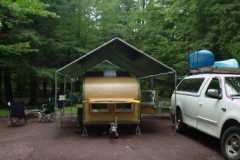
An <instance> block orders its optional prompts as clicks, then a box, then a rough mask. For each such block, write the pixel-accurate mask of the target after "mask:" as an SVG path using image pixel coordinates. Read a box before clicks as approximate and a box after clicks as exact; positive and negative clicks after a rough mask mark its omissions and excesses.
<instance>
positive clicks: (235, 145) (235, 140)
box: [225, 133, 240, 159]
mask: <svg viewBox="0 0 240 160" xmlns="http://www.w3.org/2000/svg"><path fill="white" fill-rule="evenodd" d="M225 150H226V153H227V155H228V157H229V158H232V159H238V158H240V135H238V134H236V133H233V134H231V135H229V136H228V137H227V139H226V141H225Z"/></svg>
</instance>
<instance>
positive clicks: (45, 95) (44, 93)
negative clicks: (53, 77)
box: [42, 79, 48, 97]
mask: <svg viewBox="0 0 240 160" xmlns="http://www.w3.org/2000/svg"><path fill="white" fill-rule="evenodd" d="M42 85H43V97H47V96H48V92H47V80H46V79H44V80H43V84H42Z"/></svg>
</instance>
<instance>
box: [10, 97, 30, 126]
mask: <svg viewBox="0 0 240 160" xmlns="http://www.w3.org/2000/svg"><path fill="white" fill-rule="evenodd" d="M8 105H10V106H9V125H10V126H20V125H24V124H26V123H27V116H26V114H25V107H24V103H22V102H19V103H16V102H14V101H12V102H10V103H8Z"/></svg>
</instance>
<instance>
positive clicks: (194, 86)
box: [177, 78, 204, 93]
mask: <svg viewBox="0 0 240 160" xmlns="http://www.w3.org/2000/svg"><path fill="white" fill-rule="evenodd" d="M203 81H204V78H189V79H184V80H183V81H182V82H181V84H180V85H179V86H178V87H177V91H185V92H193V93H197V92H198V91H199V89H200V87H201V85H202V83H203Z"/></svg>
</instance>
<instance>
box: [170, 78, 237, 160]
mask: <svg viewBox="0 0 240 160" xmlns="http://www.w3.org/2000/svg"><path fill="white" fill-rule="evenodd" d="M175 93H176V94H175ZM171 104H172V111H171V113H172V116H174V117H175V126H176V130H177V131H183V130H184V129H185V127H186V125H187V126H190V127H193V128H196V129H198V130H200V131H202V132H205V133H207V134H209V135H212V136H214V137H216V138H218V139H220V140H221V150H222V153H223V155H224V157H225V158H226V159H228V160H239V159H240V75H234V74H198V75H191V76H188V77H186V78H184V79H183V80H182V81H181V82H180V83H179V85H178V86H177V89H176V91H175V92H174V93H173V95H172V99H171Z"/></svg>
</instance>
